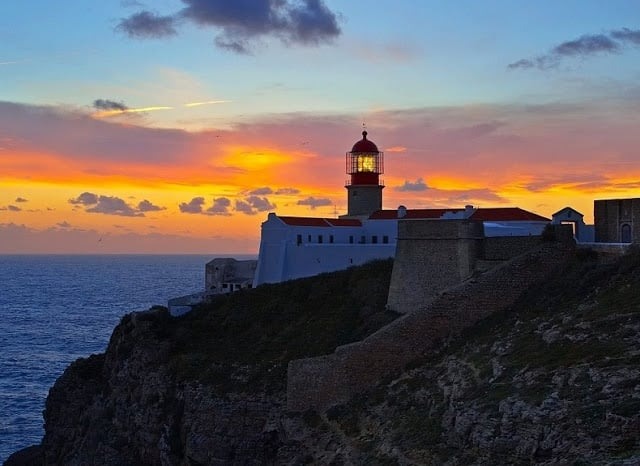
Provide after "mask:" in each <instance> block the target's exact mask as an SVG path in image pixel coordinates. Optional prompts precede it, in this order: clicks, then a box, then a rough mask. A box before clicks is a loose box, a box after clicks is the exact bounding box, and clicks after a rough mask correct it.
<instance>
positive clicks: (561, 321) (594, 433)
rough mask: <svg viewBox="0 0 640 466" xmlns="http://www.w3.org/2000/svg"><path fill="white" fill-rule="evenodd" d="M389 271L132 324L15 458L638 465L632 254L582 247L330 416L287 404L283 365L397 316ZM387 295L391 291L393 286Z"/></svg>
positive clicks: (639, 339) (53, 398)
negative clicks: (389, 296)
mask: <svg viewBox="0 0 640 466" xmlns="http://www.w3.org/2000/svg"><path fill="white" fill-rule="evenodd" d="M390 271H391V268H390V263H389V262H382V263H374V264H371V265H369V266H368V267H365V268H354V269H352V270H349V271H346V272H339V273H335V274H326V275H322V276H319V277H315V278H312V279H304V280H298V281H295V282H290V283H284V284H281V285H272V286H265V287H260V288H258V289H255V290H250V291H247V292H242V293H239V294H237V295H235V296H229V297H224V298H221V300H219V301H217V302H215V303H213V304H212V305H211V306H210V307H209V308H202V309H198V310H196V311H194V312H193V313H191V314H189V315H187V316H184V317H181V318H172V317H170V316H169V315H168V313H167V312H166V311H165V310H161V309H156V310H152V311H148V312H145V313H134V314H131V315H129V316H126V317H125V318H124V319H123V320H122V322H121V323H120V325H119V326H118V327H117V328H116V329H115V331H114V333H113V336H112V338H111V341H110V343H109V346H108V349H107V351H106V353H105V354H104V355H94V356H91V357H89V358H87V359H81V360H78V361H76V362H75V363H73V364H72V365H71V366H69V368H68V369H67V370H66V371H65V373H64V374H63V376H62V377H60V379H59V380H58V381H57V382H56V384H55V385H54V387H53V388H52V389H51V391H50V394H49V398H48V400H47V405H46V411H45V423H46V426H45V428H46V435H45V438H44V440H43V443H42V445H41V446H40V447H38V448H36V449H31V450H29V451H28V452H25V455H27V456H29V455H30V458H31V460H28V459H27V460H25V461H23V462H22V463H20V459H19V458H17V457H14V458H13V459H10V460H9V461H8V462H7V464H11V462H13V464H29V462H30V461H31V462H32V464H41V463H42V461H44V462H45V463H46V464H78V465H80V464H83V465H91V464H105V465H109V464H111V465H122V464H167V465H198V464H304V463H316V464H450V465H463V464H464V465H467V464H478V465H480V464H546V465H555V464H619V465H623V464H625V465H631V464H638V463H640V368H639V367H640V366H639V365H638V363H639V362H640V359H639V358H640V351H639V350H638V348H639V343H640V253H638V252H635V251H634V252H632V253H630V254H628V255H627V256H624V257H622V258H620V259H619V260H615V261H612V260H605V259H603V258H601V257H598V256H597V255H596V254H594V253H590V252H588V251H577V252H576V254H575V256H574V257H572V258H571V259H570V260H569V261H568V262H567V263H566V265H565V266H564V267H563V269H562V270H560V271H559V272H558V273H553V274H552V273H549V275H548V276H547V277H546V278H545V280H544V281H543V282H542V283H538V284H536V285H533V286H531V287H530V288H529V289H528V290H527V291H526V292H525V293H524V294H523V295H522V296H521V297H520V298H519V299H518V300H517V301H516V302H515V304H513V305H512V306H510V307H509V308H508V309H505V310H503V311H500V312H498V313H494V314H492V315H490V316H488V317H486V318H484V319H483V320H481V321H480V322H478V323H476V324H475V325H473V326H471V327H470V328H467V329H465V330H463V332H462V334H461V335H459V336H457V337H456V338H451V339H445V340H444V341H442V342H440V344H439V345H437V346H436V347H434V348H433V349H432V350H431V351H430V352H427V353H425V354H423V355H422V356H420V357H417V358H415V359H414V360H412V361H411V362H410V363H409V364H407V365H406V366H405V367H403V368H401V370H400V371H399V373H398V374H397V375H394V376H393V377H389V378H387V379H385V380H381V381H380V382H379V383H378V384H372V385H371V389H370V390H369V391H367V392H366V393H364V394H362V395H359V396H356V397H354V398H352V399H351V400H349V401H348V402H346V403H344V404H341V405H335V406H332V407H330V408H328V409H326V410H321V411H317V412H316V411H313V410H308V411H305V412H302V413H294V412H289V411H287V409H286V399H285V398H286V386H285V385H286V366H287V363H288V362H289V361H291V360H295V359H299V358H304V357H311V356H317V355H321V354H329V353H331V352H333V350H334V349H335V348H336V347H337V346H339V345H344V344H346V343H349V342H355V341H359V340H361V339H363V338H364V337H366V336H367V335H369V334H371V333H373V332H374V331H375V330H376V329H378V328H380V327H381V326H384V325H386V324H387V323H389V322H391V321H392V320H394V319H395V317H396V315H394V314H391V313H388V312H385V311H384V302H385V299H386V289H387V288H388V285H389V277H390ZM385 287H386V288H385Z"/></svg>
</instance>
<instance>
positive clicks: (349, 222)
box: [325, 218, 362, 227]
mask: <svg viewBox="0 0 640 466" xmlns="http://www.w3.org/2000/svg"><path fill="white" fill-rule="evenodd" d="M325 220H326V221H327V222H329V223H330V224H331V225H333V226H334V227H361V226H362V222H361V221H360V220H358V219H355V218H325Z"/></svg>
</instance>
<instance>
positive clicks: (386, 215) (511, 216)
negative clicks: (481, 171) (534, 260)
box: [369, 207, 549, 222]
mask: <svg viewBox="0 0 640 466" xmlns="http://www.w3.org/2000/svg"><path fill="white" fill-rule="evenodd" d="M461 211H464V209H407V215H405V216H404V217H402V218H422V219H439V218H441V217H442V216H443V215H444V214H445V213H447V212H451V213H459V212H461ZM397 218H398V211H397V210H378V211H377V212H374V213H373V214H371V216H370V217H369V219H371V220H393V219H397ZM470 218H471V219H472V220H480V221H489V222H491V221H494V222H499V221H503V222H504V221H530V222H548V221H549V219H548V218H545V217H542V216H540V215H538V214H534V213H533V212H529V211H527V210H523V209H521V208H519V207H489V208H478V209H476V210H475V211H474V213H473V214H472V215H471V217H470Z"/></svg>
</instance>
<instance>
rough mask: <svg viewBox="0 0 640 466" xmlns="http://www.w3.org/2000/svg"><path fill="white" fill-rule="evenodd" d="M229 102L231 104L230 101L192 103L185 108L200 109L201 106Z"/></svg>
mask: <svg viewBox="0 0 640 466" xmlns="http://www.w3.org/2000/svg"><path fill="white" fill-rule="evenodd" d="M227 102H231V101H230V100H207V101H206V102H191V103H188V104H184V106H185V107H199V106H200V105H210V104H224V103H227Z"/></svg>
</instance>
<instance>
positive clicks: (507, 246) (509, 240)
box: [482, 236, 540, 261]
mask: <svg viewBox="0 0 640 466" xmlns="http://www.w3.org/2000/svg"><path fill="white" fill-rule="evenodd" d="M482 243H483V250H482V259H484V260H488V261H505V260H509V259H512V258H514V257H516V256H519V255H520V254H524V253H525V252H527V251H529V250H530V249H532V248H535V247H536V246H537V245H538V244H540V237H539V236H491V237H486V238H485V239H484V241H483V242H482Z"/></svg>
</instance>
